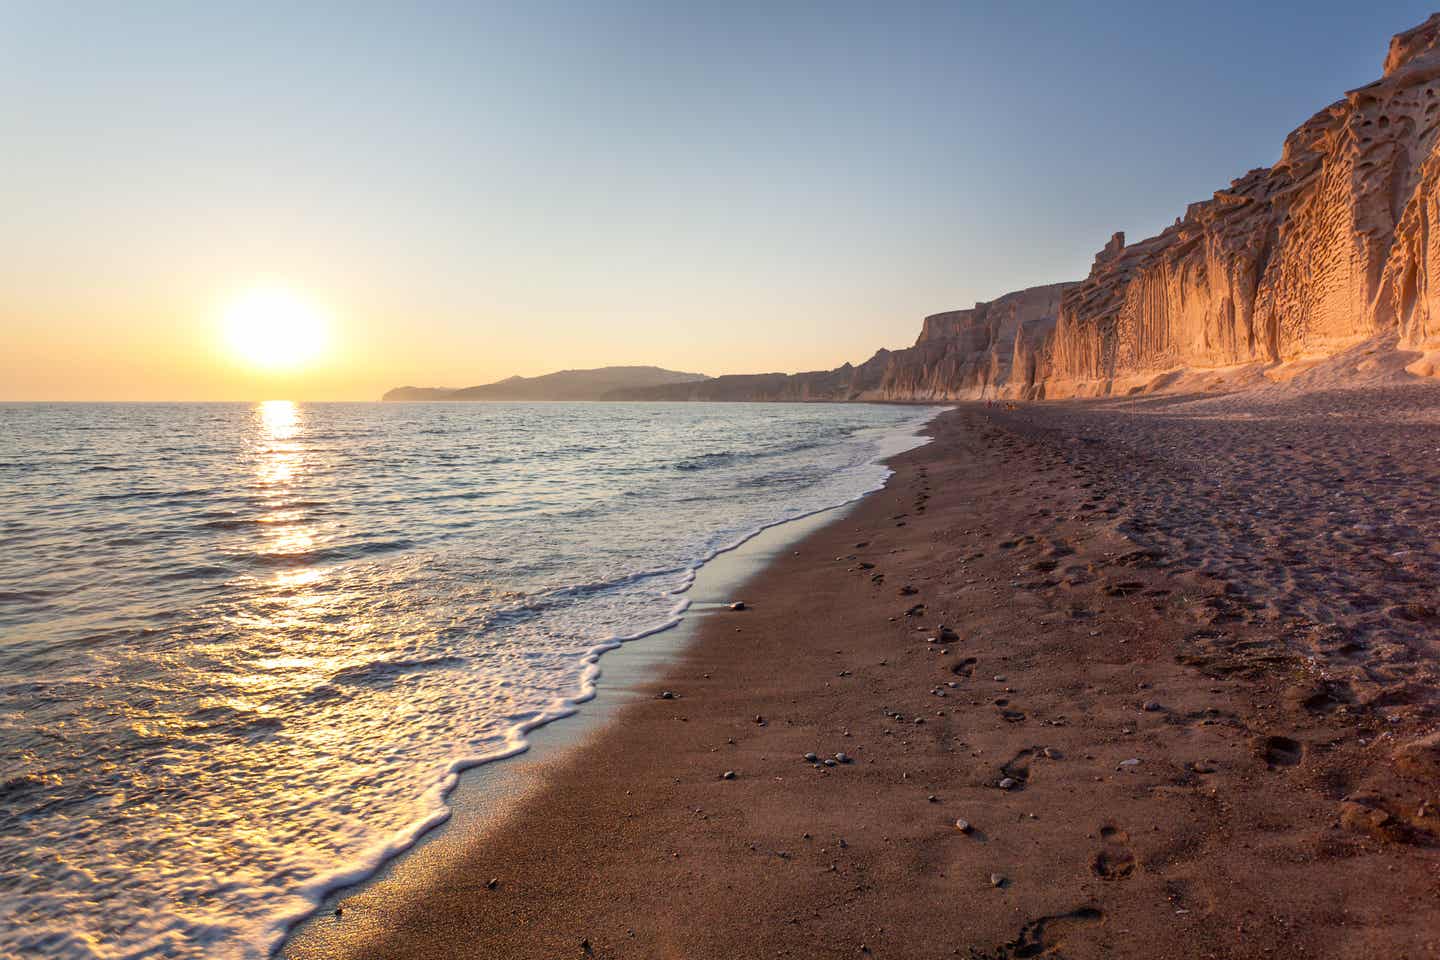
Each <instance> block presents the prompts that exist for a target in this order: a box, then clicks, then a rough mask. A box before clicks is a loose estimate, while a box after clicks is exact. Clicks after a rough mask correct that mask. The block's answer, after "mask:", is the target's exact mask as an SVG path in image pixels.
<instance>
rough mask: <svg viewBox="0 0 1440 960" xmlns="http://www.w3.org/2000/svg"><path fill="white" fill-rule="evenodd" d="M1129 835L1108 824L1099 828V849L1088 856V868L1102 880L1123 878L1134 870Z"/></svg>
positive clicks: (1133, 856)
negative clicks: (1093, 854)
mask: <svg viewBox="0 0 1440 960" xmlns="http://www.w3.org/2000/svg"><path fill="white" fill-rule="evenodd" d="M1129 842H1130V835H1129V834H1128V833H1126V832H1125V831H1124V830H1121V829H1120V828H1119V827H1115V826H1112V825H1109V824H1106V825H1105V826H1103V827H1101V828H1100V843H1101V847H1100V850H1099V851H1098V852H1097V853H1096V854H1095V856H1093V857H1091V858H1090V869H1091V870H1093V871H1094V872H1095V875H1096V876H1097V877H1099V878H1101V879H1102V880H1124V879H1125V878H1126V877H1128V876H1130V874H1132V873H1134V872H1135V854H1133V853H1131V852H1130V847H1129V846H1128V844H1129Z"/></svg>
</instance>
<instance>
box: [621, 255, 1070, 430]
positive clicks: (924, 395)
mask: <svg viewBox="0 0 1440 960" xmlns="http://www.w3.org/2000/svg"><path fill="white" fill-rule="evenodd" d="M1073 286H1074V284H1071V283H1055V284H1051V285H1049V286H1045V287H1031V288H1030V289H1028V290H1020V291H1018V292H1016V293H1007V294H1006V295H1005V296H1003V297H1000V298H999V299H997V300H993V301H990V302H988V303H977V304H976V305H975V306H974V307H972V308H971V309H969V310H952V311H950V312H948V313H937V314H934V315H933V316H929V317H926V318H925V323H924V326H923V327H922V328H921V331H920V336H919V338H918V339H917V340H916V341H915V345H914V346H912V347H906V348H905V349H903V350H879V351H877V352H876V353H875V355H874V356H872V357H871V358H870V359H869V360H866V361H865V362H864V363H862V364H860V365H858V366H856V365H854V364H849V363H847V364H845V365H844V366H843V367H839V368H837V369H835V370H823V371H815V372H811V373H794V374H784V373H759V374H748V375H731V376H724V377H716V378H715V379H713V380H705V381H700V382H695V383H686V384H677V385H671V386H662V387H652V388H648V389H637V390H624V391H620V392H618V393H617V394H616V395H615V396H614V397H613V399H617V400H767V401H786V400H789V401H816V400H894V401H923V400H960V399H973V398H976V397H982V396H990V395H992V394H994V393H995V392H996V391H998V390H999V389H1001V388H1002V387H1003V386H1004V385H1005V384H1007V383H1008V382H1010V379H1011V371H1012V368H1013V367H1014V365H1015V364H1016V363H1017V362H1018V363H1019V364H1020V367H1021V368H1022V369H1024V370H1029V369H1030V368H1031V360H1030V356H1029V354H1028V353H1026V352H1024V351H1018V352H1017V350H1016V345H1017V344H1023V343H1029V342H1032V341H1035V340H1039V339H1043V338H1044V337H1045V336H1046V335H1047V334H1048V333H1049V331H1050V329H1051V328H1052V327H1053V326H1054V324H1055V318H1056V315H1057V311H1058V309H1059V306H1060V298H1061V294H1062V293H1064V291H1065V290H1067V289H1069V288H1070V287H1073Z"/></svg>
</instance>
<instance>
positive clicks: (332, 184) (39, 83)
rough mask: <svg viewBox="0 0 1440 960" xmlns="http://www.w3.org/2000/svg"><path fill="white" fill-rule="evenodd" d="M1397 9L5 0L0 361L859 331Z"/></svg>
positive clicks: (87, 386)
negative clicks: (291, 336)
mask: <svg viewBox="0 0 1440 960" xmlns="http://www.w3.org/2000/svg"><path fill="white" fill-rule="evenodd" d="M1429 13H1430V10H1428V9H1427V7H1426V5H1424V4H1419V3H1408V2H1387V0H1375V2H1370V3H1365V4H1359V3H1355V2H1353V0H1345V2H1328V0H1315V2H1306V3H1293V4H1260V5H1257V4H1254V3H1253V2H1249V3H1238V2H1237V3H1228V2H1209V3H1194V4H1183V5H1179V4H1155V3H1151V2H1145V3H1073V4H1071V3H1039V2H1030V3H993V4H992V3H962V2H951V3H903V2H892V3H884V4H881V3H863V4H862V3H848V2H844V0H828V2H816V3H786V2H770V3H750V2H747V0H732V2H727V3H718V4H717V3H685V2H664V3H661V2H623V0H618V2H605V0H577V2H550V0H526V2H523V3H522V2H514V3H507V4H488V3H483V2H466V3H454V4H450V3H398V2H396V3H389V4H369V3H362V2H346V3H340V4H321V3H285V4H267V3H262V2H252V3H245V4H228V3H227V4H206V3H196V2H184V3H173V4H168V3H147V2H143V0H136V2H132V3H127V4H115V3H109V2H106V3H94V4H86V3H75V4H54V3H49V2H42V3H29V2H15V0H0V400H38V399H49V400H252V399H265V398H279V397H283V398H287V399H297V400H371V399H376V398H378V397H379V395H380V394H381V393H382V392H383V391H384V390H386V389H387V388H389V387H392V386H397V385H401V384H415V385H426V386H429V385H443V386H452V387H458V386H466V385H470V384H476V383H484V382H488V381H492V380H497V379H501V378H504V377H506V376H510V375H512V374H520V375H526V376H530V375H536V374H541V373H547V372H550V371H553V370H558V369H565V368H582V367H596V366H604V365H610V364H655V365H659V366H664V367H668V368H671V369H677V370H687V371H696V372H702V373H708V374H712V375H713V374H720V373H754V372H766V371H776V370H779V371H786V372H791V371H797V370H814V369H828V368H831V367H835V366H838V365H839V364H841V363H843V362H845V361H847V360H849V361H854V362H859V361H861V360H864V359H865V358H867V357H869V356H870V355H871V354H872V353H873V352H874V351H875V350H876V349H877V348H880V347H891V348H894V347H901V346H906V345H908V344H909V343H911V342H913V341H914V338H915V336H916V334H917V333H918V331H919V327H920V321H921V318H922V317H923V316H925V315H926V314H929V313H934V312H937V311H941V310H948V309H955V308H959V307H965V306H969V305H970V304H972V303H974V302H975V301H977V300H987V299H993V298H995V297H997V296H999V295H1001V294H1003V293H1006V292H1008V291H1010V290H1015V289H1019V288H1023V287H1026V286H1032V285H1035V284H1041V283H1051V282H1055V281H1060V280H1072V279H1079V278H1081V277H1083V276H1084V275H1085V274H1086V273H1087V272H1088V270H1089V266H1090V262H1091V260H1092V258H1093V257H1094V254H1095V252H1096V251H1097V250H1099V249H1100V247H1101V246H1102V245H1103V244H1104V242H1105V241H1106V240H1107V239H1108V237H1109V236H1110V234H1111V233H1112V232H1114V231H1116V230H1124V231H1125V232H1126V233H1127V234H1128V236H1129V238H1130V239H1131V240H1132V241H1133V240H1136V239H1139V238H1141V237H1144V236H1148V235H1151V234H1153V233H1155V232H1157V231H1158V230H1160V229H1161V228H1163V227H1164V226H1165V225H1167V224H1169V223H1170V222H1172V221H1173V220H1174V219H1175V217H1176V216H1178V215H1180V214H1182V213H1183V212H1184V209H1185V206H1186V204H1187V203H1189V202H1192V201H1194V200H1199V199H1204V198H1206V197H1208V196H1210V194H1211V193H1213V191H1214V190H1216V189H1218V188H1221V187H1224V186H1226V185H1227V184H1228V183H1229V181H1230V180H1231V179H1233V178H1235V177H1237V176H1239V175H1241V174H1243V173H1244V172H1245V171H1247V170H1249V169H1251V168H1254V167H1257V166H1265V165H1268V164H1270V163H1273V162H1274V161H1275V160H1276V159H1277V158H1278V156H1279V152H1280V146H1281V143H1282V141H1283V140H1284V137H1285V135H1286V134H1287V133H1288V132H1289V131H1290V130H1291V129H1293V128H1294V127H1295V126H1297V125H1299V124H1300V123H1301V122H1302V121H1304V120H1305V119H1306V118H1308V117H1309V116H1311V115H1312V114H1313V113H1315V112H1316V111H1318V110H1319V109H1321V108H1322V107H1324V106H1325V105H1326V104H1328V103H1330V102H1332V101H1333V100H1336V99H1338V98H1339V97H1340V96H1341V94H1342V93H1343V92H1344V91H1345V90H1347V89H1351V88H1354V87H1357V86H1360V85H1362V84H1364V83H1368V82H1369V81H1371V80H1374V79H1376V78H1378V77H1379V75H1380V69H1381V63H1382V60H1383V58H1384V54H1385V49H1386V46H1387V44H1388V41H1389V38H1390V36H1391V35H1392V34H1394V33H1396V32H1399V31H1401V30H1404V29H1407V28H1409V27H1411V26H1414V25H1415V24H1418V23H1420V22H1421V21H1422V20H1424V19H1425V17H1426V16H1427V15H1428V14H1429ZM256 290H263V291H272V292H273V291H280V292H282V294H283V296H284V297H285V298H286V300H285V302H287V303H290V304H301V305H302V306H301V307H296V308H295V309H294V310H293V311H292V312H290V313H286V314H283V316H279V317H277V316H276V315H273V314H272V315H269V316H258V317H257V316H256V315H254V311H250V312H249V313H246V312H245V311H243V310H242V311H240V313H239V314H237V312H236V307H235V305H236V304H237V303H253V302H256V297H255V293H254V292H255V291H256ZM271 299H273V297H272V298H271ZM262 300H263V298H262ZM296 317H298V318H299V319H295V318H296ZM252 321H253V322H254V323H255V324H258V327H256V328H255V329H251V330H249V333H248V334H247V336H248V338H249V339H248V341H247V343H248V345H249V346H250V347H252V348H254V347H255V346H256V341H257V340H258V342H259V346H258V353H259V355H260V359H259V360H257V357H256V353H257V351H256V350H255V349H249V350H238V349H236V345H235V339H236V338H235V336H234V334H235V329H234V327H235V325H236V324H237V323H238V324H241V325H245V324H247V323H251V322H252ZM292 322H293V323H295V324H305V323H308V324H310V325H312V326H318V327H320V328H321V329H322V332H323V334H324V335H323V346H321V347H319V348H317V350H316V351H314V352H313V355H310V356H308V357H307V358H306V359H305V360H303V362H296V363H293V364H292V365H290V366H285V365H283V364H279V365H269V364H267V363H266V362H265V357H264V355H265V352H266V343H267V342H268V341H269V340H270V339H274V338H283V337H285V336H286V334H285V328H286V327H287V326H288V325H291V324H292ZM267 324H268V325H267ZM309 333H310V334H313V333H314V331H313V330H311V331H309ZM277 351H278V352H277V358H283V357H285V356H288V354H287V351H286V350H284V349H282V348H279V347H277ZM290 352H291V353H293V352H294V351H290ZM292 359H293V358H292Z"/></svg>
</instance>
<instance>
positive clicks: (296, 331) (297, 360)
mask: <svg viewBox="0 0 1440 960" xmlns="http://www.w3.org/2000/svg"><path fill="white" fill-rule="evenodd" d="M222 325H223V328H224V334H225V343H226V345H227V347H228V348H229V349H230V352H231V353H232V354H234V355H235V357H237V358H238V359H240V360H242V361H244V362H246V363H248V364H252V365H254V366H257V367H263V368H265V369H267V370H288V369H293V368H295V367H299V366H302V365H304V364H306V363H309V362H310V361H312V360H314V359H315V358H316V357H317V356H319V354H320V353H321V351H323V350H324V349H325V344H326V341H327V339H328V336H329V329H328V328H329V318H328V317H327V316H326V314H325V312H324V311H323V310H321V309H320V308H319V307H317V306H316V305H315V304H313V303H311V302H309V301H307V300H304V299H302V298H301V297H298V296H296V295H295V294H293V293H291V292H290V291H288V290H283V289H275V288H265V289H257V290H250V291H247V292H246V293H244V294H241V295H240V296H239V297H237V298H235V299H234V300H233V301H231V303H230V304H229V306H227V307H226V308H225V312H224V315H223V318H222Z"/></svg>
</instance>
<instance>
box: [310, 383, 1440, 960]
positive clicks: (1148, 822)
mask: <svg viewBox="0 0 1440 960" xmlns="http://www.w3.org/2000/svg"><path fill="white" fill-rule="evenodd" d="M931 429H932V431H933V433H934V434H935V437H936V441H935V442H934V443H933V444H931V445H930V446H928V447H925V448H923V449H921V450H917V451H913V452H911V453H909V454H905V455H903V456H902V457H900V458H899V459H898V460H897V462H896V468H897V473H896V475H895V477H894V478H892V480H891V482H890V484H889V485H888V487H887V488H886V489H885V490H884V491H882V492H880V493H877V494H875V495H873V496H871V497H868V498H866V499H865V500H864V501H862V502H861V503H860V504H859V505H858V506H857V507H856V508H854V509H853V510H852V511H851V512H850V513H848V514H847V515H846V516H845V517H843V518H842V519H840V520H838V521H836V522H834V523H832V524H830V525H829V526H827V527H824V528H823V529H821V530H820V531H819V532H818V533H815V534H814V535H812V536H810V537H809V538H807V539H806V540H804V541H802V542H801V543H799V544H798V545H797V546H796V547H795V548H794V551H793V553H792V554H791V555H788V556H785V557H783V558H781V559H780V560H778V561H777V562H776V563H774V564H773V565H772V566H771V567H769V568H768V569H766V570H765V571H764V572H763V573H762V574H761V575H759V576H758V577H756V578H755V579H754V580H753V581H752V582H751V583H749V584H748V585H747V586H746V588H745V589H744V591H743V595H742V599H743V600H744V601H745V602H746V604H747V609H745V610H743V611H734V612H732V611H728V610H724V611H719V612H716V613H713V614H708V615H707V619H706V620H705V622H704V623H703V624H702V626H701V627H700V629H699V631H698V633H697V636H696V639H695V641H694V643H693V644H692V645H691V646H690V648H689V649H688V651H687V652H686V653H685V654H683V655H682V656H681V657H680V659H679V660H678V661H677V662H676V663H675V664H674V666H673V669H671V670H670V671H669V672H668V674H666V675H664V676H659V677H656V679H655V681H654V684H653V696H652V697H651V698H649V699H644V700H641V701H639V702H636V703H634V704H633V705H631V706H629V707H626V708H624V709H623V710H622V711H621V713H620V714H619V716H618V717H617V719H616V720H615V722H613V723H611V724H609V725H607V726H605V727H604V728H603V729H601V730H600V731H599V732H598V733H596V734H594V735H593V736H591V737H590V738H588V739H587V740H586V741H585V742H583V743H582V744H580V745H579V746H577V747H575V748H573V749H572V750H570V751H569V752H567V753H565V754H564V755H563V756H562V757H561V758H560V759H558V760H557V761H556V762H554V763H553V764H551V765H549V766H548V767H546V768H545V772H544V774H543V775H542V776H541V777H540V779H539V782H537V783H536V784H535V785H534V790H535V792H534V795H533V796H532V797H530V798H529V800H528V801H527V802H525V803H523V804H519V805H516V807H515V808H513V810H512V812H510V813H509V814H507V815H506V816H505V817H504V818H503V819H501V820H499V822H496V823H493V824H492V825H491V826H490V827H489V828H488V829H483V830H477V831H475V832H474V834H473V836H469V837H467V838H466V840H465V842H464V843H463V844H462V845H461V848H460V852H459V853H458V854H457V855H456V856H454V857H452V858H449V859H447V860H446V861H445V862H443V863H440V864H437V865H435V866H434V868H433V869H430V870H428V871H427V872H425V874H424V875H423V876H420V877H418V878H417V877H416V876H415V875H413V874H409V875H407V876H406V879H405V880H404V881H403V882H399V881H397V882H391V883H381V884H378V885H375V886H373V887H371V888H369V889H367V890H365V891H363V892H360V893H358V894H356V895H354V896H351V897H349V898H348V899H346V900H345V901H344V902H343V910H344V913H343V916H342V917H341V918H340V919H337V920H332V921H327V922H326V923H325V924H322V925H320V927H318V928H317V929H316V930H315V931H312V933H311V934H309V935H307V936H306V937H305V938H303V939H301V940H300V941H298V942H295V943H292V944H290V945H289V946H288V947H287V949H286V950H285V955H286V956H289V957H293V958H295V960H301V958H314V957H357V958H358V957H373V958H380V957H386V958H390V957H417V958H418V957H425V958H445V957H477V958H478V957H486V958H499V957H504V958H522V957H523V958H531V957H534V958H541V957H546V958H553V957H567V956H574V957H586V956H594V957H629V958H661V957H673V958H738V957H796V958H809V957H816V958H818V957H877V958H906V960H916V958H927V957H934V958H943V957H955V956H959V957H969V958H978V957H984V958H1001V957H1007V958H1008V957H1035V956H1064V957H1070V958H1101V957H1136V958H1140V957H1144V958H1147V960H1148V958H1167V957H1175V958H1179V957H1195V958H1201V957H1267V956H1273V957H1355V958H1362V957H1387V958H1398V957H1417V958H1418V957H1425V956H1433V955H1435V954H1436V951H1437V950H1440V899H1437V898H1440V888H1437V882H1436V875H1435V865H1436V859H1435V843H1436V838H1437V835H1440V811H1437V807H1440V794H1437V785H1440V742H1437V738H1436V737H1435V736H1433V733H1434V730H1435V726H1434V724H1435V719H1434V717H1435V696H1434V691H1435V683H1434V663H1435V650H1434V637H1435V636H1436V632H1435V624H1436V622H1437V621H1436V619H1435V618H1436V616H1437V614H1436V611H1435V608H1434V607H1433V606H1431V604H1432V603H1434V595H1433V584H1434V582H1435V576H1434V575H1435V564H1436V563H1437V561H1440V548H1437V547H1436V545H1435V537H1434V530H1435V523H1434V520H1435V518H1434V516H1433V514H1434V511H1435V509H1436V508H1435V507H1434V506H1433V502H1434V497H1433V491H1434V489H1435V486H1436V481H1437V479H1440V477H1437V476H1436V474H1437V473H1440V458H1437V457H1435V456H1431V455H1429V453H1430V451H1433V450H1436V449H1440V390H1435V389H1433V388H1430V387H1428V386H1425V385H1417V386H1413V387H1409V388H1401V387H1388V388H1377V389H1373V390H1367V391H1359V392H1352V393H1350V394H1347V395H1345V396H1344V397H1337V396H1332V395H1326V394H1321V393H1315V394H1309V395H1302V394H1299V393H1294V394H1290V393H1277V394H1275V395H1273V396H1270V397H1269V398H1268V399H1265V400H1263V401H1261V400H1257V399H1255V398H1254V397H1250V398H1248V399H1246V398H1222V399H1201V400H1190V401H1182V400H1178V399H1177V400H1172V401H1159V400H1150V401H1145V402H1140V401H1136V402H1128V403H1109V404H1103V405H1094V404H1090V405H1076V406H1066V405H1056V404H1047V405H1044V406H1042V407H1035V408H1028V409H1017V410H1004V409H995V410H989V409H985V408H983V407H971V408H962V409H960V410H957V411H954V412H952V413H948V414H945V415H942V417H941V418H939V419H938V420H937V421H935V423H934V424H933V425H932V428H931ZM602 682H603V681H602ZM662 691H670V692H671V693H672V694H673V695H674V696H673V698H662V697H661V696H660V694H661V693H662ZM807 754H813V755H814V760H810V759H807V756H806V755H807ZM842 754H843V757H841V756H840V755H842ZM837 757H838V758H839V759H837ZM826 759H829V760H831V761H834V765H833V766H831V765H827V764H826V763H824V761H825V760H826ZM960 821H964V823H963V824H960V823H959V822H960ZM957 824H958V825H957Z"/></svg>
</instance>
